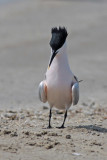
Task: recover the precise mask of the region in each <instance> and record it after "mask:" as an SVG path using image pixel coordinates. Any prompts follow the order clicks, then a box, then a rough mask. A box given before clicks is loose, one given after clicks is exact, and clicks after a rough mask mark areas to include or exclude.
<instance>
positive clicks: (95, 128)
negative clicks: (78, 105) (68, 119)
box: [75, 125, 107, 133]
mask: <svg viewBox="0 0 107 160" xmlns="http://www.w3.org/2000/svg"><path fill="white" fill-rule="evenodd" d="M75 128H85V129H87V130H91V131H97V132H100V133H107V128H102V127H99V126H96V125H79V126H76V127H75Z"/></svg>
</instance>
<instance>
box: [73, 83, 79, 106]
mask: <svg viewBox="0 0 107 160" xmlns="http://www.w3.org/2000/svg"><path fill="white" fill-rule="evenodd" d="M78 101H79V83H78V82H75V83H74V84H73V85H72V104H73V105H76V104H77V103H78Z"/></svg>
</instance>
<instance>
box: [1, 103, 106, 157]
mask: <svg viewBox="0 0 107 160" xmlns="http://www.w3.org/2000/svg"><path fill="white" fill-rule="evenodd" d="M84 105H86V104H84ZM85 107H86V108H87V109H86V110H85V111H84V109H83V108H78V109H75V110H73V111H71V110H70V111H69V114H68V118H67V121H66V124H65V126H66V128H64V129H58V128H56V127H58V126H60V125H61V123H62V120H63V111H58V110H53V118H52V126H53V128H52V129H47V126H48V108H47V107H43V109H42V110H41V111H38V112H34V111H33V110H20V111H19V112H15V111H14V112H13V111H11V110H9V111H5V112H3V111H1V124H0V158H1V160H48V159H53V160H56V159H57V160H64V159H67V160H71V159H80V160H83V159H84V160H85V159H87V160H90V159H92V160H106V159H107V109H104V108H101V106H95V104H90V106H85Z"/></svg>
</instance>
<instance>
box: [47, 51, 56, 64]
mask: <svg viewBox="0 0 107 160" xmlns="http://www.w3.org/2000/svg"><path fill="white" fill-rule="evenodd" d="M57 53H58V51H53V52H52V56H51V59H50V62H49V67H50V65H51V63H52V61H53V59H54V58H55V56H56V54H57Z"/></svg>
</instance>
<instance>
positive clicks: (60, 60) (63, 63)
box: [50, 42, 70, 69]
mask: <svg viewBox="0 0 107 160" xmlns="http://www.w3.org/2000/svg"><path fill="white" fill-rule="evenodd" d="M51 53H52V51H51ZM51 67H54V68H57V69H58V68H63V69H68V68H69V63H68V57H67V44H66V42H65V43H64V45H63V46H62V47H61V48H60V49H59V50H58V54H57V55H56V56H55V58H54V60H53V62H52V64H51V66H50V68H51ZM69 69H70V68H69Z"/></svg>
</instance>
